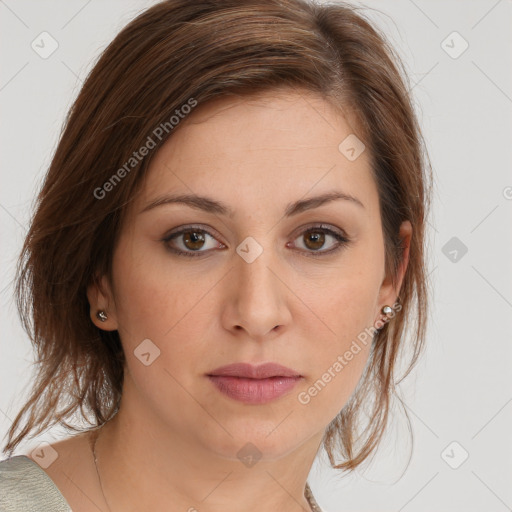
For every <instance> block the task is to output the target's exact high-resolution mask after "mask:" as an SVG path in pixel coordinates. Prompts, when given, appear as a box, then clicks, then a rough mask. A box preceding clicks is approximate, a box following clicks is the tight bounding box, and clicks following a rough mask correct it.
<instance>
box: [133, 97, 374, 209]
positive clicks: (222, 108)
mask: <svg viewBox="0 0 512 512" xmlns="http://www.w3.org/2000/svg"><path fill="white" fill-rule="evenodd" d="M350 137H357V139H359V140H360V141H361V143H362V140H361V138H360V137H362V135H361V133H360V132H359V131H358V129H357V122H356V119H355V117H354V116H351V115H350V114H349V113H347V114H346V115H345V116H344V115H341V113H340V112H339V111H338V110H337V109H335V108H334V107H333V106H332V105H331V104H330V103H329V102H327V101H326V100H324V99H323V98H322V97H321V96H319V95H316V94H314V93H311V92H309V91H302V90H300V91H299V90H293V89H292V90H277V91H268V92H265V93H259V94H257V95H253V96H244V97H223V98H220V99H217V100H214V101H210V102H208V103H206V104H204V105H198V106H197V107H196V109H195V110H194V111H193V112H192V113H191V114H189V115H188V116H187V117H186V118H185V119H184V120H182V121H181V125H180V126H179V129H178V130H177V131H176V132H175V133H173V134H172V136H171V137H170V138H169V139H168V140H167V141H166V143H165V144H164V145H163V146H162V147H161V148H160V149H159V150H158V153H157V154H156V155H155V158H154V159H153V161H152V163H151V166H150V169H149V173H148V176H147V180H146V183H145V187H144V191H143V194H142V200H143V201H144V200H146V201H147V200H148V199H149V198H152V197H154V196H155V195H156V194H161V193H164V192H165V193H196V194H207V195H210V196H215V197H217V198H218V199H220V200H222V201H223V202H226V203H228V204H232V205H233V206H234V209H236V208H237V206H238V207H242V203H245V204H248V203H251V205H252V207H253V211H254V208H255V207H256V206H257V205H258V206H262V207H263V209H265V206H266V203H267V202H270V203H272V202H274V203H283V204H284V203H289V202H290V201H292V200H296V199H297V198H299V197H303V196H305V195H308V194H310V195H315V194H317V193H323V192H326V191H329V190H331V189H333V188H337V189H340V188H341V189H342V190H343V191H344V192H346V193H348V194H351V195H354V196H357V197H359V198H360V199H361V200H362V201H363V202H364V203H365V204H366V203H369V204H370V205H371V203H374V202H375V200H378V197H377V191H376V188H375V184H374V182H373V177H372V173H371V170H370V155H369V154H368V151H366V150H364V151H363V152H362V153H361V154H360V156H359V157H357V158H356V159H355V160H351V159H349V158H347V156H346V153H344V152H343V151H342V149H344V146H343V144H342V143H343V141H345V140H347V138H348V140H349V141H351V140H352V139H351V138H350ZM357 139H355V140H357ZM340 144H342V147H341V149H340ZM256 203H257V205H256Z"/></svg>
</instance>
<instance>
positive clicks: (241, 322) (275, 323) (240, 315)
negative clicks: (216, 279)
mask: <svg viewBox="0 0 512 512" xmlns="http://www.w3.org/2000/svg"><path fill="white" fill-rule="evenodd" d="M230 273H231V276H229V278H228V279H229V282H230V286H229V292H228V294H229V297H228V298H227V302H226V304H225V308H224V313H223V323H224V326H225V328H227V329H228V330H231V331H233V332H235V331H240V332H241V331H245V334H246V336H249V337H250V338H252V339H254V340H258V341H261V340H263V339H264V338H265V336H269V335H270V333H277V332H281V331H283V330H284V329H285V328H286V326H287V325H289V323H290V319H291V313H290V310H289V308H288V305H287V300H288V297H289V294H290V293H291V292H290V291H289V289H288V288H287V286H286V284H285V282H286V281H285V279H284V276H282V275H280V274H282V271H280V268H279V265H278V263H277V262H276V258H274V257H272V255H271V250H270V249H265V250H264V251H263V252H262V253H261V254H260V255H259V256H258V257H257V258H256V259H255V260H254V261H252V262H251V263H248V262H247V261H246V260H244V258H242V257H240V256H239V255H238V254H235V255H234V266H233V268H232V269H231V272H230Z"/></svg>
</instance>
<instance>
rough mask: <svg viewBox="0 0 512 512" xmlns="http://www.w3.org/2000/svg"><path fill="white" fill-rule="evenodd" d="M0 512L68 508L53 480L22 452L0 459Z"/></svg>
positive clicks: (53, 511) (61, 511)
mask: <svg viewBox="0 0 512 512" xmlns="http://www.w3.org/2000/svg"><path fill="white" fill-rule="evenodd" d="M0 512H71V507H70V506H69V504H68V503H67V501H66V500H65V498H64V496H62V494H61V492H60V491H59V489H58V487H57V486H56V485H55V483H54V482H53V480H52V479H51V478H50V477H49V476H48V475H47V474H46V472H45V471H44V469H42V468H41V467H40V466H39V464H37V462H34V461H33V460H32V459H31V458H30V457H28V456H26V455H16V456H13V457H11V458H9V459H5V460H2V461H0Z"/></svg>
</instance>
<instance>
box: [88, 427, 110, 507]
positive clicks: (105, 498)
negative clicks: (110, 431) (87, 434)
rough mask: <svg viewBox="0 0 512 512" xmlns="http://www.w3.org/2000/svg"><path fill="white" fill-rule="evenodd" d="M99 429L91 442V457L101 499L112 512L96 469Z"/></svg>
mask: <svg viewBox="0 0 512 512" xmlns="http://www.w3.org/2000/svg"><path fill="white" fill-rule="evenodd" d="M99 434H100V433H99V430H98V431H97V432H96V435H95V436H94V442H93V443H92V455H93V458H94V467H95V468H96V474H97V475H98V481H99V482H100V489H101V494H103V499H104V500H105V503H106V505H107V507H108V510H109V512H112V510H111V509H110V506H109V504H108V501H107V497H106V496H105V492H104V491H103V485H102V483H101V478H100V472H99V471H98V460H97V458H96V441H97V440H98V437H99Z"/></svg>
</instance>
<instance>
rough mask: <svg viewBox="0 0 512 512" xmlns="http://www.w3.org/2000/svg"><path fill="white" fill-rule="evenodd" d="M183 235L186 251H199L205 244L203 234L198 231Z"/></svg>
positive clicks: (186, 232) (187, 232)
mask: <svg viewBox="0 0 512 512" xmlns="http://www.w3.org/2000/svg"><path fill="white" fill-rule="evenodd" d="M182 235H183V245H184V246H185V247H186V248H187V249H191V250H195V251H197V250H198V249H201V248H202V247H203V245H204V243H205V240H206V238H205V236H204V233H200V232H198V231H185V232H184V233H182Z"/></svg>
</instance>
